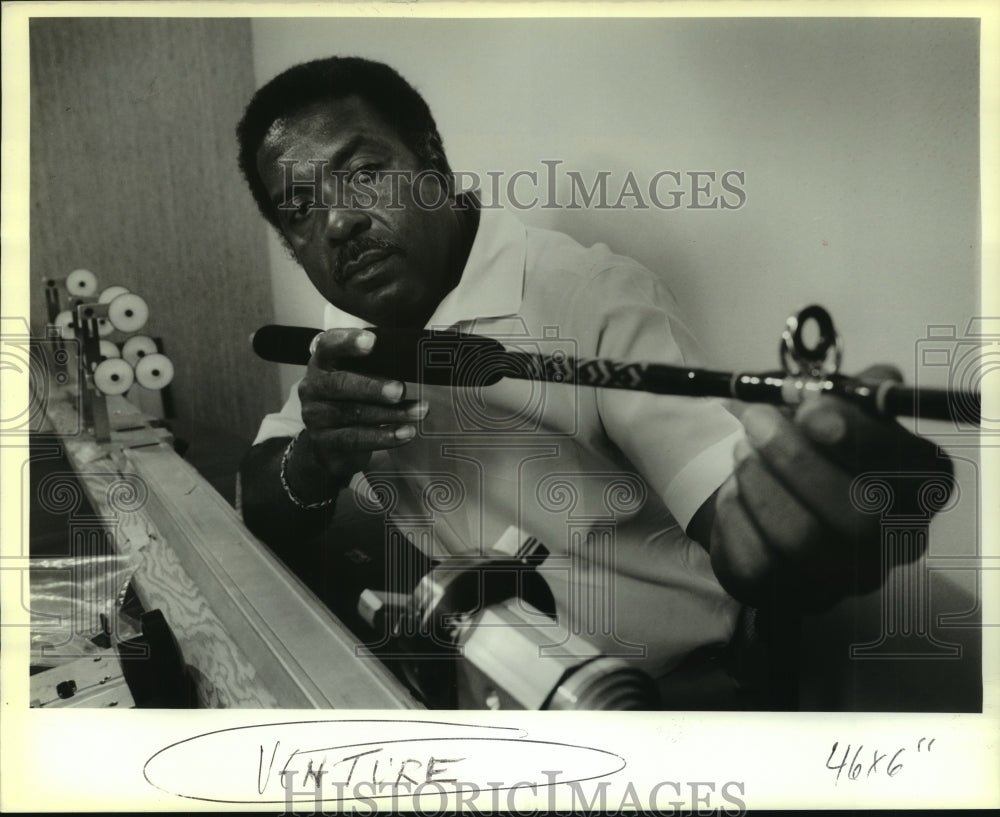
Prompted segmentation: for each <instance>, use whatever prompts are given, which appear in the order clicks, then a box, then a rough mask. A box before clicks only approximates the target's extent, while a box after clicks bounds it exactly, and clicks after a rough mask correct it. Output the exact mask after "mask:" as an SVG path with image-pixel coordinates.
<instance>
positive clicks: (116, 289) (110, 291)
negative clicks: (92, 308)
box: [97, 286, 128, 304]
mask: <svg viewBox="0 0 1000 817" xmlns="http://www.w3.org/2000/svg"><path fill="white" fill-rule="evenodd" d="M127 294H128V289H126V288H125V287H122V286H113V287H108V288H107V289H105V290H103V291H102V292H101V294H100V295H98V296H97V303H99V304H109V303H111V302H112V301H113V300H114V299H115V298H117V297H118V296H119V295H127Z"/></svg>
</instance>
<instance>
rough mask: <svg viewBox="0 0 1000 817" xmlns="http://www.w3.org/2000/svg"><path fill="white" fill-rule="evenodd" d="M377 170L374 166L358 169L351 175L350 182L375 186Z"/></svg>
mask: <svg viewBox="0 0 1000 817" xmlns="http://www.w3.org/2000/svg"><path fill="white" fill-rule="evenodd" d="M378 178H379V176H378V168H377V167H375V165H365V166H364V167H359V168H358V169H357V170H355V171H354V172H353V173H352V174H351V181H352V182H354V183H361V184H376V183H377V182H378Z"/></svg>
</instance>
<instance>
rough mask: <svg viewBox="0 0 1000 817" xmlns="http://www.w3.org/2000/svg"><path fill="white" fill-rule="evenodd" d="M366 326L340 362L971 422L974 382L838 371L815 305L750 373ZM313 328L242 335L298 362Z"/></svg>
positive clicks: (433, 381) (415, 373) (391, 374)
mask: <svg viewBox="0 0 1000 817" xmlns="http://www.w3.org/2000/svg"><path fill="white" fill-rule="evenodd" d="M368 331H370V332H372V333H374V334H375V336H376V342H375V346H374V348H373V349H372V350H371V352H369V353H368V354H367V355H363V356H360V357H344V358H341V359H339V360H338V365H339V366H340V367H341V368H343V369H345V370H349V371H353V372H357V373H359V374H365V375H369V376H373V377H388V378H393V379H396V380H403V381H406V382H410V383H424V384H427V385H435V386H450V387H452V388H468V387H484V386H491V385H494V384H495V383H499V382H500V381H501V380H503V379H505V378H512V379H516V380H534V381H544V382H548V383H561V384H566V385H581V386H590V387H593V388H602V389H627V390H630V391H641V392H650V393H653V394H671V395H681V396H686V397H721V398H732V399H736V400H740V401H743V402H748V403H770V404H773V405H782V406H796V405H798V404H800V403H802V402H803V401H805V400H808V399H811V398H813V397H816V396H819V395H822V394H828V395H834V396H837V397H842V398H845V399H847V400H850V401H853V402H854V403H857V404H859V405H861V406H862V407H864V408H865V409H866V410H868V411H870V412H872V413H874V414H876V415H878V416H882V417H897V416H903V417H920V418H923V419H927V420H962V421H965V422H969V423H973V424H978V423H979V422H980V413H981V397H980V393H979V391H978V390H975V389H952V388H949V389H939V388H927V387H919V388H918V387H914V386H907V385H905V384H903V383H900V382H897V381H894V380H882V381H879V382H871V381H865V380H861V379H858V378H852V377H847V376H845V375H841V374H840V373H839V369H840V363H841V358H842V346H841V341H840V336H839V335H838V334H837V332H836V330H835V328H834V326H833V319H832V318H831V317H830V313H829V312H827V311H826V310H825V309H824V308H823V307H821V306H817V305H812V306H808V307H806V308H805V309H803V310H801V311H800V312H798V313H797V314H795V315H792V316H791V317H790V318H789V319H788V321H787V322H786V325H785V328H784V331H783V332H782V335H781V342H780V344H779V357H780V360H781V364H782V370H780V371H773V372H758V373H754V372H726V371H715V370H712V369H702V368H692V367H688V366H672V365H668V364H663V363H646V362H624V361H615V360H607V359H603V358H577V357H572V356H570V355H567V354H565V353H563V352H558V351H557V352H555V353H552V354H542V353H538V352H526V351H520V350H511V349H508V348H506V347H505V346H504V345H503V344H502V343H501V342H500V341H498V340H494V339H493V338H489V337H484V336H482V335H475V334H470V333H462V332H453V331H443V332H441V331H431V330H417V329H398V328H389V327H374V328H370V329H369V330H368ZM322 334H323V333H322V332H321V331H320V330H318V329H310V328H306V327H298V326H280V325H275V324H272V325H268V326H264V327H261V328H260V329H258V330H257V331H256V332H255V333H254V334H253V335H252V337H251V342H252V345H253V349H254V351H255V352H256V353H257V355H258V356H260V357H262V358H263V359H265V360H270V361H274V362H277V363H292V364H299V365H306V364H307V363H308V362H309V358H310V357H311V356H312V352H313V351H314V350H315V348H316V343H317V342H318V340H319V336H320V335H322ZM434 361H448V363H447V365H442V364H441V363H434Z"/></svg>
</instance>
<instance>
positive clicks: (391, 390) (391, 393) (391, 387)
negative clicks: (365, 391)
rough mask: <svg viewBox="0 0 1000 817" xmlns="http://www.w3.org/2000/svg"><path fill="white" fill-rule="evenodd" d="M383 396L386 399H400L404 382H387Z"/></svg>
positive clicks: (383, 388) (383, 389)
mask: <svg viewBox="0 0 1000 817" xmlns="http://www.w3.org/2000/svg"><path fill="white" fill-rule="evenodd" d="M382 396H383V397H384V398H385V399H386V400H398V399H399V398H400V397H402V396H403V384H402V383H400V382H399V381H393V382H392V383H386V384H385V385H384V386H383V387H382Z"/></svg>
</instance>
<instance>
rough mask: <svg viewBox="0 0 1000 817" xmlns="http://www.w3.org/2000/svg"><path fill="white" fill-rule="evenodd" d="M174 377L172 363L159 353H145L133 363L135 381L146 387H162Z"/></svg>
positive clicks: (167, 384) (168, 383)
mask: <svg viewBox="0 0 1000 817" xmlns="http://www.w3.org/2000/svg"><path fill="white" fill-rule="evenodd" d="M173 379H174V364H173V363H171V362H170V358H169V357H167V356H166V355H161V354H159V353H157V354H153V355H146V356H145V357H144V358H143V359H142V360H140V361H139V362H138V363H136V364H135V381H136V383H138V384H139V385H140V386H142V387H143V388H146V389H162V388H163V387H164V386H169V385H170V381H171V380H173Z"/></svg>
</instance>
